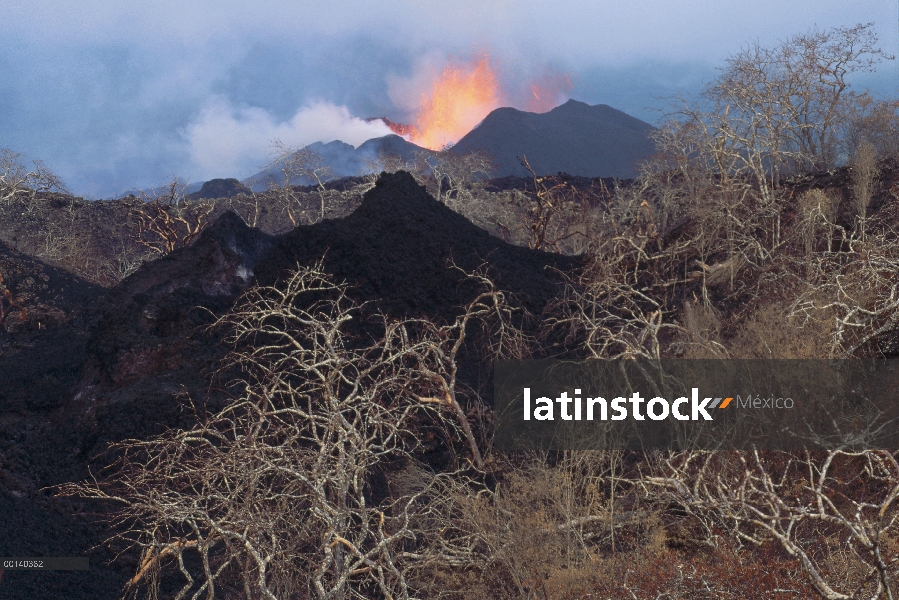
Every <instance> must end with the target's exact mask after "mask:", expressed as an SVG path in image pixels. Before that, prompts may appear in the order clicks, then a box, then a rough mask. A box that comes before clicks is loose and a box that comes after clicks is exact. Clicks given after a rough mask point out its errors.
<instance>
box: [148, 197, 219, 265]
mask: <svg viewBox="0 0 899 600" xmlns="http://www.w3.org/2000/svg"><path fill="white" fill-rule="evenodd" d="M141 195H142V197H143V200H144V202H142V204H141V206H139V207H138V208H136V209H134V210H133V211H132V216H133V217H134V218H135V219H136V220H137V234H136V236H135V237H136V239H137V241H138V243H139V244H141V245H142V246H145V247H146V248H148V249H150V250H151V251H153V252H155V253H156V254H158V255H160V256H165V255H166V254H169V253H170V252H172V251H174V250H175V249H177V248H183V247H185V246H188V245H190V243H191V242H192V241H193V240H194V238H196V237H197V236H198V235H199V234H200V232H201V231H203V229H205V228H206V225H208V221H207V219H208V218H209V215H210V214H212V211H213V210H214V209H215V204H214V203H213V202H210V201H202V200H201V201H197V202H191V203H188V202H186V201H185V200H184V194H183V186H182V185H181V184H180V183H179V182H178V180H177V179H173V180H172V182H171V183H169V184H168V185H166V188H165V191H164V192H163V193H162V194H157V193H155V192H153V197H152V198H149V197H148V196H147V195H146V194H144V193H141Z"/></svg>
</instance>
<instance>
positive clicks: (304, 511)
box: [60, 265, 514, 600]
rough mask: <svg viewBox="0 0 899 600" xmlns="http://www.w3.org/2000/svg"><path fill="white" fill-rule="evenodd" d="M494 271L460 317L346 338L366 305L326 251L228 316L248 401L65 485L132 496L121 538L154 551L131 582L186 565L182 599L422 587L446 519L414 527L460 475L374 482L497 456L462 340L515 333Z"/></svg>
mask: <svg viewBox="0 0 899 600" xmlns="http://www.w3.org/2000/svg"><path fill="white" fill-rule="evenodd" d="M481 281H482V283H484V284H485V286H484V287H485V289H484V291H483V292H482V293H481V294H480V295H478V297H477V298H476V299H475V300H474V301H472V302H471V303H470V304H469V305H468V306H467V307H466V309H465V311H464V313H463V314H462V315H461V316H460V317H459V319H457V320H456V322H455V323H454V324H452V325H446V326H437V325H434V324H432V323H429V322H426V321H421V320H419V321H403V322H398V321H392V320H389V319H387V318H382V319H381V324H380V331H381V334H380V335H379V336H377V337H376V338H375V339H374V341H372V342H371V343H369V344H360V343H359V342H358V338H355V339H354V338H353V337H351V336H349V335H348V334H347V332H346V329H347V327H348V326H349V324H350V323H351V322H352V321H353V320H354V319H356V318H358V315H359V314H360V313H359V308H360V307H359V306H357V305H355V304H354V303H353V302H351V301H350V300H349V299H348V298H347V295H346V291H347V290H346V286H341V285H336V284H334V283H333V282H332V281H331V280H330V279H329V278H328V277H327V276H326V275H324V274H323V273H322V271H321V269H320V265H319V266H316V267H313V268H301V269H299V270H298V271H296V272H295V273H293V274H292V275H291V276H290V277H289V278H288V279H287V281H286V282H285V283H284V285H282V286H280V287H265V288H254V289H252V290H251V291H250V292H248V293H247V295H246V296H245V297H244V299H243V301H242V302H241V303H240V304H239V306H238V307H237V308H236V309H234V310H233V311H232V312H230V313H229V314H227V315H226V316H224V317H222V318H221V319H220V320H219V322H218V324H217V325H218V326H219V327H224V328H226V330H227V331H228V332H229V334H228V339H229V340H230V342H231V343H232V344H233V345H234V351H233V352H232V353H231V355H230V357H229V359H228V361H227V362H226V364H225V365H224V369H225V370H226V371H228V372H234V371H233V369H236V370H237V372H240V373H242V374H243V375H242V377H241V378H240V379H238V380H237V381H236V382H235V383H234V386H235V387H234V388H232V389H234V390H236V394H235V399H234V401H233V402H231V403H230V404H229V405H228V406H227V407H226V408H224V409H223V410H221V411H220V412H219V413H217V414H215V415H213V416H211V417H209V418H206V419H203V420H202V421H201V423H200V424H199V425H197V426H196V427H194V428H192V429H190V430H188V431H171V432H169V433H168V434H166V435H164V436H161V437H159V438H157V439H153V440H149V441H137V440H131V441H126V442H123V443H121V444H119V445H118V446H116V447H114V448H113V449H112V450H113V451H114V452H116V453H117V459H116V460H115V462H114V464H113V465H112V466H111V467H110V468H109V470H108V471H107V473H106V474H105V478H104V479H97V480H93V481H90V482H86V483H82V484H69V485H66V486H63V487H62V488H61V490H60V491H61V493H62V494H64V495H73V496H81V497H88V498H95V499H102V500H107V501H111V502H113V503H115V504H117V505H118V506H119V508H118V510H117V512H116V513H115V519H114V522H115V525H116V526H117V527H120V528H121V530H122V531H124V532H125V533H122V534H121V535H120V538H121V539H122V540H125V541H127V542H128V543H129V544H132V545H137V546H138V547H140V548H141V549H142V551H143V557H142V560H141V566H140V567H139V569H138V571H137V573H136V574H135V576H134V577H133V578H132V580H131V582H130V583H129V587H128V590H127V592H128V594H129V595H132V596H133V597H137V596H138V594H139V592H140V590H141V589H144V590H145V592H146V595H147V596H150V597H153V595H154V593H155V591H154V590H156V589H157V587H158V582H159V581H160V579H159V575H160V573H161V572H164V571H166V570H168V571H177V572H180V574H181V576H182V578H183V585H182V587H181V588H180V590H179V591H178V592H177V594H175V597H176V598H178V599H179V600H180V599H181V598H187V597H190V598H200V597H208V598H212V597H214V595H215V594H216V593H217V592H216V590H223V591H225V592H226V593H227V591H228V590H235V591H236V590H238V589H241V588H242V590H243V594H244V596H245V597H247V598H268V599H274V598H287V597H296V595H297V594H299V595H302V596H304V597H306V596H312V597H317V598H322V599H324V598H363V597H367V595H366V594H369V593H375V594H378V595H380V596H383V597H394V598H408V597H410V595H411V594H412V593H413V585H412V584H411V583H410V580H409V573H410V570H414V568H415V566H416V564H417V563H416V561H417V560H418V559H417V558H416V557H418V556H419V554H420V553H419V552H418V551H417V550H416V549H417V548H419V547H421V546H424V545H427V544H428V543H431V542H430V538H431V537H432V535H431V534H432V533H433V532H429V531H424V530H421V529H420V528H414V527H413V523H414V522H418V521H420V519H421V518H422V516H421V515H422V514H423V513H427V512H428V511H429V510H431V509H432V506H431V505H432V502H431V501H430V500H429V497H430V496H429V494H430V493H432V491H433V487H434V485H435V484H434V482H436V481H439V480H440V478H442V477H446V475H445V474H438V475H430V476H429V477H425V478H424V481H423V482H420V485H414V486H411V489H407V491H406V492H405V493H402V494H397V495H394V496H388V497H383V494H379V493H378V492H377V490H376V489H375V488H374V487H372V478H373V477H374V476H375V474H376V470H377V469H376V467H377V468H381V466H383V465H385V464H387V463H390V464H396V463H397V462H398V461H399V462H403V461H406V462H409V463H411V464H414V463H415V462H416V458H415V453H416V452H418V451H421V450H423V449H425V450H426V449H428V448H430V447H431V446H433V445H434V444H442V445H444V447H449V448H453V447H454V441H455V440H462V441H463V443H464V445H465V446H466V447H467V449H468V451H469V453H470V462H469V467H467V468H472V466H473V467H474V468H475V469H477V468H480V467H482V466H483V458H482V454H483V450H482V449H481V448H480V447H479V445H478V440H477V439H476V437H475V436H476V433H475V432H474V431H473V428H472V426H471V424H470V423H469V421H468V416H467V414H466V412H465V411H464V409H463V404H462V400H461V399H460V397H459V390H458V387H459V386H458V383H457V380H456V369H457V365H456V360H457V354H458V352H459V351H460V349H461V347H462V345H463V343H464V341H465V337H466V330H467V328H468V326H469V325H470V324H471V323H472V322H473V321H475V320H489V319H490V318H492V317H495V318H498V319H499V320H500V321H502V322H503V323H500V326H499V330H500V335H499V339H503V337H504V336H505V339H506V340H511V339H512V338H511V337H510V333H511V331H510V330H509V329H508V321H507V320H506V317H507V315H508V309H507V308H506V307H505V306H504V298H503V294H502V293H501V292H499V291H497V290H495V289H493V288H492V286H491V285H489V284H488V282H487V280H486V279H483V278H482V279H481ZM512 337H514V336H512ZM474 400H475V401H476V400H477V399H474ZM421 470H422V471H423V472H425V473H430V472H429V471H428V469H426V468H422V469H421ZM429 480H430V482H429Z"/></svg>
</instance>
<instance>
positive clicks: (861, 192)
mask: <svg viewBox="0 0 899 600" xmlns="http://www.w3.org/2000/svg"><path fill="white" fill-rule="evenodd" d="M877 171H878V168H877V151H876V150H875V149H874V145H873V144H871V143H870V142H862V143H861V145H859V147H858V149H857V150H856V151H855V156H854V157H853V159H852V195H853V196H855V205H856V209H857V211H858V224H859V231H860V234H861V238H862V240H864V239H865V237H866V227H865V226H866V223H867V217H868V205H869V204H870V203H871V196H872V194H873V192H874V189H873V187H874V183H875V181H876V179H877Z"/></svg>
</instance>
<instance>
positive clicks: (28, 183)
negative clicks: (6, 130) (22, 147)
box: [0, 148, 67, 212]
mask: <svg viewBox="0 0 899 600" xmlns="http://www.w3.org/2000/svg"><path fill="white" fill-rule="evenodd" d="M31 165H32V166H31V167H28V166H27V165H26V164H25V161H24V157H23V156H22V154H20V153H18V152H13V151H12V150H10V149H9V148H3V149H2V150H0V202H4V203H6V204H7V205H9V204H11V203H13V202H14V201H19V202H24V203H25V206H26V207H27V209H28V212H31V211H33V210H34V198H35V195H36V194H37V193H38V192H66V191H67V190H66V188H65V186H64V185H63V184H62V181H60V179H59V177H57V176H56V175H55V174H54V173H53V172H52V171H50V169H48V168H47V166H46V165H45V164H44V163H43V162H42V161H39V160H35V161H32V163H31Z"/></svg>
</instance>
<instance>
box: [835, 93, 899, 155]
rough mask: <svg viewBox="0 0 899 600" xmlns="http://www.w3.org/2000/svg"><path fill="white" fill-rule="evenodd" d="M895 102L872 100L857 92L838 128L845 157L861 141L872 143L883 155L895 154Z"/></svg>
mask: <svg viewBox="0 0 899 600" xmlns="http://www.w3.org/2000/svg"><path fill="white" fill-rule="evenodd" d="M897 110H899V102H897V101H896V100H880V101H878V100H874V99H873V98H872V97H871V96H870V95H868V94H860V95H859V96H858V98H857V101H856V102H855V103H853V104H851V105H850V106H849V107H848V110H847V113H846V116H845V117H844V125H843V132H842V152H843V154H844V155H845V156H847V157H852V156H854V155H855V153H856V151H857V149H858V147H859V146H861V144H863V143H864V142H868V143H870V144H872V145H873V146H874V149H875V151H876V153H877V154H878V155H879V156H881V157H883V158H888V157H892V158H899V114H897Z"/></svg>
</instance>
